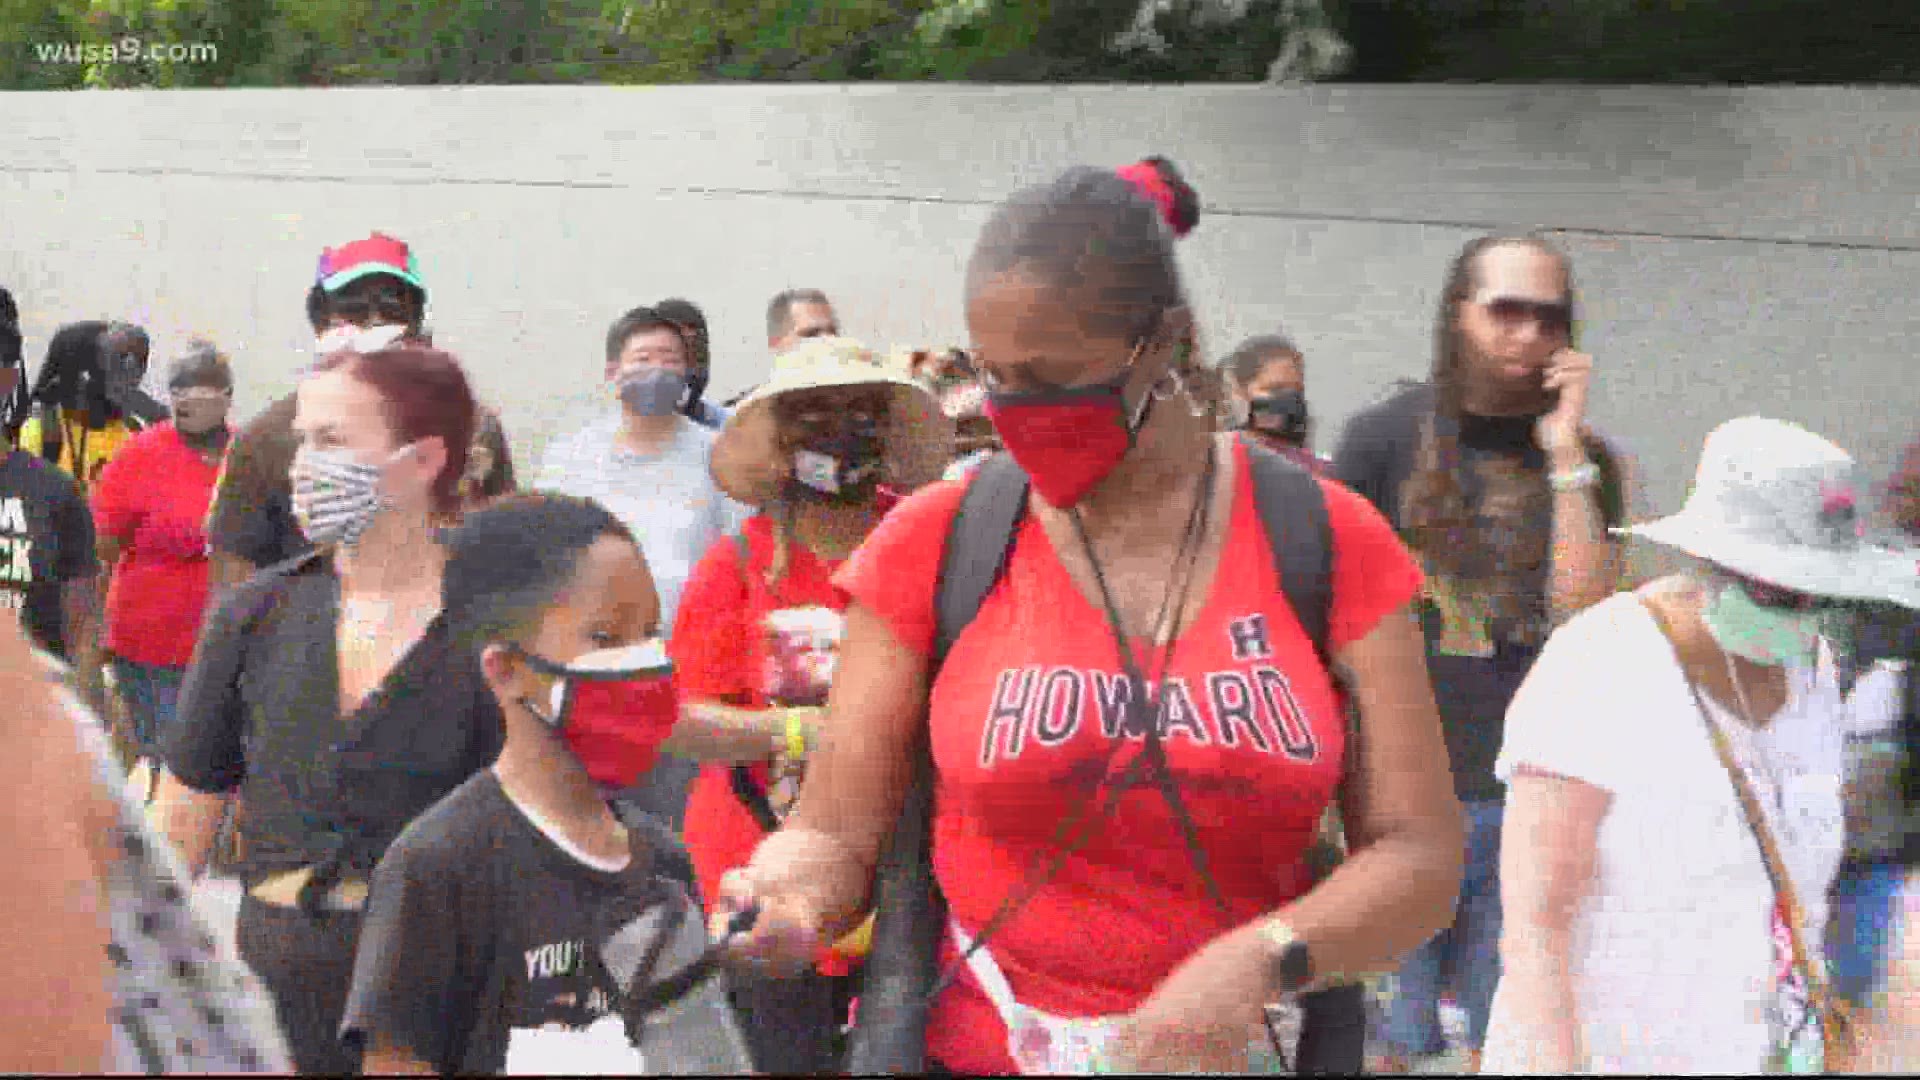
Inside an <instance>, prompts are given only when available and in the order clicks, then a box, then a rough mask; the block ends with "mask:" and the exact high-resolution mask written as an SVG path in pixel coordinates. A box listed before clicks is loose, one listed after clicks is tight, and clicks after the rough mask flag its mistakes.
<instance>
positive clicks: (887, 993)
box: [846, 452, 1027, 1076]
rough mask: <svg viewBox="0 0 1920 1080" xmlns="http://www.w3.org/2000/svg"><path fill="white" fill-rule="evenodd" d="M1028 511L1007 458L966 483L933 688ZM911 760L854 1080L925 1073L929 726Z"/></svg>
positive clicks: (935, 972)
mask: <svg viewBox="0 0 1920 1080" xmlns="http://www.w3.org/2000/svg"><path fill="white" fill-rule="evenodd" d="M1026 504H1027V476H1026V473H1024V472H1022V471H1021V470H1020V467H1019V466H1018V465H1015V464H1014V463H1013V459H1012V458H1011V457H1010V456H1008V455H1007V454H1006V453H1004V452H1003V453H998V454H995V455H993V456H992V457H990V458H988V459H987V460H986V461H984V462H982V463H981V465H980V467H979V469H978V470H976V471H975V472H974V474H973V477H972V479H970V480H968V481H967V489H966V492H965V493H964V494H963V495H962V496H961V499H960V508H959V510H958V511H957V512H956V513H955V514H954V517H953V523H952V525H951V526H949V527H948V529H947V539H946V546H945V547H944V548H943V550H942V551H941V555H940V580H939V584H938V586H936V589H935V594H934V614H935V628H934V641H933V654H932V656H931V657H930V658H929V659H928V663H927V682H928V685H929V686H931V685H932V682H933V680H934V678H935V677H936V676H937V675H938V674H939V671H940V665H941V664H942V663H944V662H945V661H946V658H947V653H948V651H949V650H951V649H952V648H953V643H954V641H955V640H956V639H958V638H959V636H960V632H961V631H963V630H965V629H966V628H967V624H968V623H970V622H972V621H973V617H974V616H975V615H976V614H978V613H979V611H980V605H981V603H982V602H983V601H984V600H985V599H986V597H987V593H988V592H990V591H991V590H992V589H993V583H994V582H996V581H998V580H999V579H1000V576H1001V575H1002V574H1003V573H1005V572H1006V566H1007V554H1008V551H1009V550H1010V549H1011V548H1012V547H1013V537H1014V532H1015V529H1016V528H1017V527H1018V525H1019V523H1020V518H1021V516H1022V515H1023V514H1024V513H1025V512H1026ZM912 754H913V780H912V783H911V784H910V785H909V786H908V788H907V792H906V797H905V798H904V799H903V800H902V804H901V809H900V818H899V820H898V821H897V822H896V823H895V825H894V828H893V832H892V834H891V835H890V836H889V837H888V839H887V843H886V846H885V848H884V849H882V852H881V855H880V862H879V865H878V866H877V867H876V868H875V873H874V887H873V896H874V912H875V915H874V921H873V934H872V945H871V947H870V950H869V953H868V960H867V965H866V971H865V974H864V976H863V978H864V983H863V985H862V988H861V991H860V1011H859V1016H858V1019H857V1020H856V1022H855V1023H854V1026H853V1032H852V1035H851V1036H850V1037H849V1039H848V1045H847V1054H846V1069H847V1072H848V1073H849V1074H850V1075H854V1076H875V1075H893V1076H897V1075H902V1074H908V1075H911V1074H917V1073H924V1072H926V1066H927V1059H926V1048H927V1040H926V1032H927V1011H928V1006H929V1004H930V1003H931V1001H932V996H933V994H934V992H935V987H936V984H937V982H938V980H939V975H940V942H941V941H943V940H944V939H945V937H946V931H947V902H946V897H944V896H942V895H941V893H940V887H939V885H938V884H937V883H936V882H935V881H934V880H933V801H934V800H933V788H934V765H933V757H932V753H931V750H930V748H929V745H928V739H927V734H926V725H925V724H924V723H922V724H921V725H920V733H919V735H918V736H916V738H915V739H914V743H913V750H912Z"/></svg>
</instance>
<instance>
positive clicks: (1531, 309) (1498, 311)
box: [1480, 296, 1573, 334]
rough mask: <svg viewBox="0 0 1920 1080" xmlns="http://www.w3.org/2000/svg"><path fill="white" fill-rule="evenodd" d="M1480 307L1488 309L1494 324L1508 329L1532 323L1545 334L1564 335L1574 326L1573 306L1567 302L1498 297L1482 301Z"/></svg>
mask: <svg viewBox="0 0 1920 1080" xmlns="http://www.w3.org/2000/svg"><path fill="white" fill-rule="evenodd" d="M1480 306H1481V307H1483V308H1486V309H1487V314H1489V315H1491V316H1493V321H1494V322H1497V323H1499V324H1500V325H1502V326H1506V327H1518V326H1521V325H1523V324H1526V323H1529V322H1530V323H1533V324H1534V325H1535V326H1538V327H1539V328H1540V329H1541V330H1542V331H1543V332H1545V333H1549V334H1564V333H1566V332H1567V330H1568V328H1569V327H1571V326H1572V325H1573V304H1572V303H1570V302H1568V301H1566V300H1556V301H1552V302H1548V301H1542V300H1522V299H1520V298H1519V297H1514V296H1496V297H1493V298H1492V299H1489V300H1482V301H1481V302H1480Z"/></svg>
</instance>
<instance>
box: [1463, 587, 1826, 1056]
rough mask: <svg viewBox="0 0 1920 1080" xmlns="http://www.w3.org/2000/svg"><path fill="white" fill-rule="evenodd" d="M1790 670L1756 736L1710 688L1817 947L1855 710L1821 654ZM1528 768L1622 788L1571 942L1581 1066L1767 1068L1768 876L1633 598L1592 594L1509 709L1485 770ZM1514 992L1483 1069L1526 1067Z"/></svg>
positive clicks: (1807, 934)
mask: <svg viewBox="0 0 1920 1080" xmlns="http://www.w3.org/2000/svg"><path fill="white" fill-rule="evenodd" d="M1788 682H1789V695H1788V700H1787V703H1786V705H1785V706H1784V707H1783V708H1782V709H1781V711H1780V712H1779V713H1778V714H1776V715H1775V717H1774V718H1773V720H1772V721H1771V722H1770V723H1768V724H1767V726H1766V727H1765V728H1764V729H1762V730H1759V731H1755V730H1753V729H1751V728H1749V727H1747V725H1745V724H1743V723H1741V722H1740V721H1738V720H1736V719H1735V718H1734V717H1733V716H1732V715H1730V714H1729V713H1728V712H1727V711H1726V710H1723V709H1721V708H1720V707H1719V706H1718V705H1717V704H1716V703H1715V702H1714V701H1713V700H1712V699H1711V698H1706V701H1707V703H1708V707H1709V708H1710V709H1712V710H1713V713H1714V720H1715V722H1717V723H1718V724H1719V725H1720V726H1721V728H1722V730H1724V731H1726V732H1727V734H1728V737H1729V741H1730V742H1731V743H1732V745H1733V747H1734V751H1735V754H1736V756H1737V757H1738V758H1739V760H1740V761H1741V763H1742V765H1743V766H1744V767H1745V768H1746V769H1747V770H1748V776H1749V777H1750V778H1751V779H1750V783H1751V784H1752V785H1753V787H1754V791H1755V795H1756V797H1757V798H1758V799H1759V800H1760V802H1761V804H1762V805H1763V806H1764V807H1766V810H1767V813H1768V815H1769V818H1770V820H1771V823H1772V826H1773V830H1774V834H1775V836H1776V837H1777V838H1778V840H1779V842H1780V845H1781V847H1782V849H1783V853H1782V857H1783V858H1784V859H1785V860H1786V861H1787V863H1788V864H1789V867H1790V871H1791V873H1792V875H1793V878H1794V882H1795V890H1796V892H1797V893H1798V895H1799V899H1800V902H1801V904H1802V905H1804V906H1805V908H1806V918H1807V920H1808V922H1809V924H1810V925H1808V926H1806V927H1805V928H1804V929H1803V933H1804V940H1805V941H1806V942H1807V943H1808V946H1809V948H1810V949H1812V950H1813V952H1814V954H1815V956H1816V957H1817V956H1818V955H1819V951H1820V941H1821V933H1820V932H1821V929H1822V928H1823V927H1824V926H1825V925H1826V907H1827V905H1826V895H1827V890H1828V887H1829V886H1830V885H1831V884H1832V882H1833V879H1834V876H1835V874H1836V872H1837V871H1838V869H1839V863H1840V855H1841V847H1842V843H1843V822H1842V814H1841V801H1840V787H1841V772H1842V767H1843V766H1842V761H1843V740H1844V733H1845V728H1846V726H1847V723H1848V721H1847V718H1846V717H1845V715H1844V711H1845V706H1844V704H1843V701H1842V698H1841V693H1840V689H1839V684H1838V681H1837V679H1836V678H1835V674H1834V670H1833V667H1832V664H1831V662H1830V661H1829V660H1827V659H1826V658H1825V656H1824V655H1823V662H1822V663H1821V665H1820V666H1819V670H1818V672H1816V671H1815V670H1814V669H1812V668H1798V669H1793V670H1790V671H1789V672H1788ZM1520 763H1526V764H1530V765H1534V766H1537V767H1539V768H1541V769H1544V770H1547V771H1549V772H1553V773H1557V774H1559V775H1562V776H1568V777H1573V778H1576V779H1579V780H1583V781H1586V782H1587V783H1589V784H1592V785H1594V786H1596V787H1599V788H1603V789H1605V790H1606V791H1608V792H1610V793H1611V794H1612V796H1613V799H1612V802H1611V804H1610V805H1609V807H1608V810H1607V814H1606V817H1605V818H1604V819H1603V820H1602V821H1601V824H1600V831H1599V836H1598V839H1597V853H1596V855H1597V858H1596V862H1595V869H1594V880H1593V883H1592V887H1591V888H1590V890H1589V891H1588V894H1587V896H1586V898H1585V899H1584V900H1583V901H1582V903H1581V906H1580V910H1579V911H1578V913H1577V914H1576V915H1575V917H1574V923H1573V928H1572V944H1571V947H1570V948H1571V954H1572V955H1571V968H1572V977H1573V994H1574V1001H1575V1007H1576V1009H1577V1010H1578V1012H1579V1023H1580V1036H1581V1040H1582V1046H1583V1047H1584V1049H1585V1052H1586V1055H1587V1060H1586V1068H1587V1069H1588V1070H1589V1071H1593V1072H1607V1073H1653V1074H1663V1073H1721V1074H1732V1075H1741V1074H1745V1073H1750V1072H1753V1071H1755V1070H1758V1069H1760V1068H1761V1067H1762V1065H1763V1064H1764V1062H1765V1061H1766V1058H1767V1055H1768V1052H1769V1049H1770V1046H1771V1037H1770V1034H1769V1030H1768V1024H1767V1021H1766V1009H1767V1006H1768V1004H1769V1002H1770V999H1771V997H1772V987H1773V985H1774V984H1773V978H1772V977H1773V967H1774V949H1773V944H1772V925H1773V905H1774V895H1773V888H1772V885H1771V884H1770V883H1769V881H1768V878H1767V873H1766V867H1765V864H1764V863H1763V862H1762V860H1761V856H1760V850H1759V845H1758V844H1757V843H1756V841H1755V839H1754V837H1753V834H1752V833H1751V831H1750V830H1749V829H1748V827H1747V823H1746V818H1745V816H1744V815H1743V814H1742V812H1741V809H1740V805H1739V801H1738V799H1737V797H1736V796H1735V794H1734V791H1733V787H1732V784H1731V782H1730V781H1729V780H1728V778H1727V774H1726V770H1725V768H1724V767H1722V765H1721V764H1720V759H1719V757H1718V755H1717V754H1715V752H1714V749H1713V744H1712V742H1711V741H1710V740H1709V738H1708V735H1707V732H1706V728H1705V725H1704V724H1703V723H1702V721H1701V718H1700V714H1699V710H1698V708H1697V707H1696V705H1695V704H1694V698H1693V695H1692V694H1691V693H1690V692H1689V691H1688V689H1687V685H1686V681H1685V679H1684V678H1683V677H1682V675H1681V671H1680V667H1679V663H1678V661H1677V660H1676V659H1675V657H1674V654H1673V651H1672V648H1671V647H1670V646H1669V645H1668V643H1667V640H1666V638H1665V636H1664V635H1663V634H1662V633H1661V631H1660V628H1659V626H1658V624H1656V623H1655V622H1654V621H1653V617H1652V616H1651V615H1650V614H1649V613H1648V612H1647V610H1646V608H1645V607H1644V606H1643V605H1642V604H1641V603H1640V601H1639V600H1638V598H1636V597H1635V596H1634V595H1632V594H1630V593H1623V594H1620V595H1618V596H1615V597H1612V598H1610V599H1608V600H1606V601H1604V602H1602V603H1600V604H1598V605H1596V606H1595V607H1593V608H1591V609H1589V610H1588V611H1586V612H1584V613H1582V614H1581V615H1579V616H1577V617H1576V618H1574V619H1572V620H1571V621H1569V622H1568V623H1567V624H1566V625H1565V626H1564V627H1563V628H1561V629H1560V630H1559V631H1558V632H1557V633H1555V634H1554V635H1553V637H1552V638H1551V639H1550V640H1549V641H1548V643H1547V645H1546V648H1545V649H1544V650H1543V651H1542V653H1541V655H1540V657H1539V660H1538V661H1537V663H1535V665H1534V667H1533V669H1532V671H1531V672H1530V673H1529V675H1528V677H1527V680H1526V682H1525V683H1524V684H1523V685H1522V687H1521V688H1520V691H1519V693H1518V694H1517V695H1516V696H1515V698H1514V700H1513V704H1512V706H1511V707H1510V708H1509V710H1508V712H1507V725H1506V739H1505V743H1504V744H1503V746H1502V748H1501V753H1500V757H1499V760H1498V763H1497V764H1496V766H1495V772H1496V774H1497V775H1498V776H1499V777H1500V779H1501V780H1503V781H1505V780H1508V779H1509V778H1510V777H1511V776H1512V774H1513V770H1514V767H1515V766H1516V765H1518V764H1520ZM1507 839H1508V840H1509V841H1513V842H1519V841H1520V840H1521V838H1520V837H1518V836H1516V835H1515V834H1513V833H1512V832H1509V833H1508V834H1507ZM1509 989H1510V987H1509V986H1508V985H1504V984H1503V985H1502V986H1501V987H1500V988H1499V989H1498V991H1496V993H1495V995H1494V1000H1493V1008H1492V1015H1491V1019H1490V1022H1489V1025H1488V1030H1487V1041H1486V1047H1485V1059H1484V1069H1485V1070H1486V1071H1487V1072H1506V1073H1514V1072H1522V1073H1524V1072H1529V1071H1533V1070H1532V1069H1531V1067H1530V1064H1529V1062H1530V1054H1529V1048H1528V1047H1527V1046H1525V1045H1522V1043H1523V1042H1524V1041H1525V1040H1524V1037H1523V1033H1522V1032H1520V1031H1519V1030H1517V1029H1516V1028H1515V1026H1514V1023H1513V1020H1512V1019H1511V1017H1510V1013H1511V1012H1512V1010H1513V1009H1514V1007H1515V1002H1514V1001H1513V1000H1512V999H1510V997H1509Z"/></svg>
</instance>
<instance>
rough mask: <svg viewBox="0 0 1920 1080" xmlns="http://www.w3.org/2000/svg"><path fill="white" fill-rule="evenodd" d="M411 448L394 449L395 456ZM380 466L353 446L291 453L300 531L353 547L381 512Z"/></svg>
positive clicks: (315, 538)
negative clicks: (350, 448)
mask: <svg viewBox="0 0 1920 1080" xmlns="http://www.w3.org/2000/svg"><path fill="white" fill-rule="evenodd" d="M411 449H412V447H406V448H403V449H401V450H400V451H399V453H396V454H395V455H394V456H393V457H392V458H389V459H388V460H389V462H392V461H397V460H399V458H400V457H401V455H403V454H405V453H407V451H408V450H411ZM381 471H382V466H379V465H369V464H367V463H366V462H364V461H361V460H360V459H359V458H358V457H356V456H354V454H353V452H352V451H350V450H311V449H308V448H306V447H301V448H300V449H299V450H298V451H297V452H295V454H294V455H293V469H292V480H293V516H294V520H296V521H298V522H299V523H300V531H301V532H303V533H306V535H307V539H308V540H310V541H312V542H313V543H314V544H316V545H318V546H322V547H324V546H327V545H331V544H342V545H348V546H351V545H352V544H354V543H355V542H357V541H358V540H359V539H360V537H362V536H364V535H365V534H366V531H367V527H368V526H370V525H372V524H373V520H374V518H375V516H377V515H378V514H379V513H380V510H381V508H382V506H383V500H382V499H381V497H380V474H381Z"/></svg>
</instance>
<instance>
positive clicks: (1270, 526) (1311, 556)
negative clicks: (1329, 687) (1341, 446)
mask: <svg viewBox="0 0 1920 1080" xmlns="http://www.w3.org/2000/svg"><path fill="white" fill-rule="evenodd" d="M1247 460H1248V461H1249V462H1251V464H1252V469H1253V501H1254V505H1256V506H1257V507H1258V508H1259V510H1260V524H1261V525H1262V526H1264V527H1265V529H1266V532H1267V543H1268V544H1269V545H1271V546H1272V548H1273V568H1274V572H1275V573H1276V574H1278V575H1279V577H1280V591H1281V592H1283V593H1285V594H1286V597H1287V603H1288V605H1289V606H1291V607H1292V608H1293V614H1294V617H1295V618H1298V619H1299V620H1300V626H1301V628H1302V629H1304V630H1305V631H1306V632H1307V639H1308V640H1309V641H1311V642H1313V649H1314V652H1315V653H1317V654H1319V656H1320V663H1321V664H1322V665H1324V666H1325V667H1326V669H1327V672H1328V674H1334V665H1333V654H1332V650H1331V648H1330V647H1329V645H1328V640H1327V639H1328V635H1329V632H1330V630H1329V626H1330V624H1331V622H1332V618H1333V524H1332V522H1331V521H1330V520H1329V519H1328V517H1327V498H1326V494H1325V493H1324V492H1323V491H1321V490H1320V481H1319V480H1318V479H1317V478H1316V477H1315V476H1314V475H1313V474H1312V473H1311V472H1309V471H1308V470H1307V469H1305V468H1303V467H1302V466H1300V465H1299V464H1298V463H1296V462H1293V461H1290V460H1288V459H1287V458H1286V457H1284V456H1282V455H1280V454H1276V453H1274V452H1273V451H1271V450H1268V449H1267V448H1266V447H1264V446H1260V445H1258V444H1257V443H1253V442H1251V441H1249V442H1248V444H1247ZM1337 681H1338V679H1337V677H1336V682H1337Z"/></svg>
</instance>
